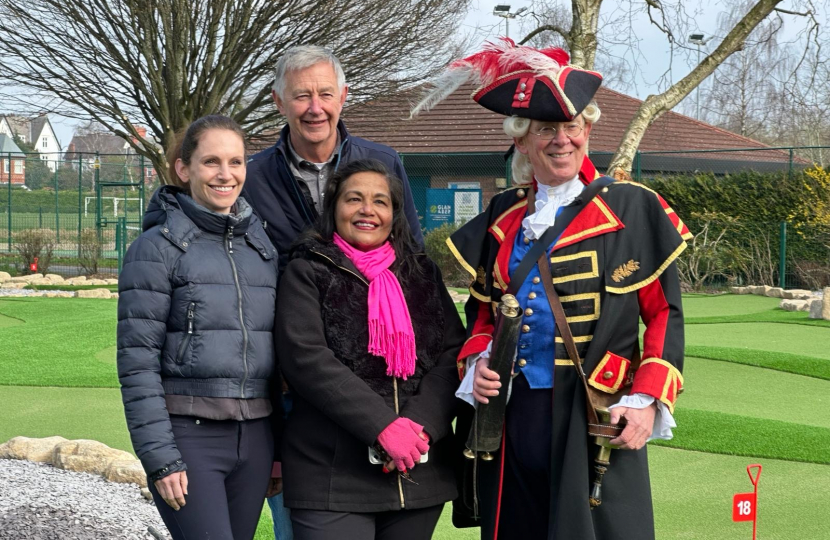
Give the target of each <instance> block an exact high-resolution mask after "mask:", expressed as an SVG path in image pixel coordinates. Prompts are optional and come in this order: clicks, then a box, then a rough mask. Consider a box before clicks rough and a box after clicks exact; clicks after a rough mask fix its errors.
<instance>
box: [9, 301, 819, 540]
mask: <svg viewBox="0 0 830 540" xmlns="http://www.w3.org/2000/svg"><path fill="white" fill-rule="evenodd" d="M684 305H685V307H686V313H687V316H688V320H687V322H688V323H689V324H688V325H687V336H688V339H687V342H688V352H689V353H690V355H691V354H692V353H693V354H694V355H699V356H702V357H705V358H699V357H695V356H690V357H689V358H687V361H686V366H685V369H684V377H685V380H686V392H685V393H684V394H683V395H682V396H681V398H680V400H679V403H678V409H677V411H676V418H677V421H678V424H679V425H680V427H679V428H678V429H677V430H675V439H674V440H672V441H670V442H668V443H659V444H652V445H650V449H649V460H650V462H651V465H652V467H651V477H652V490H653V495H654V504H655V519H656V527H657V537H658V538H660V539H680V540H683V539H694V540H709V539H711V540H716V539H717V540H720V539H727V538H729V539H732V538H745V537H749V536H750V535H751V532H750V528H751V525H749V524H746V523H733V522H732V521H731V501H732V495H733V494H734V493H738V492H747V491H751V484H750V483H749V480H748V478H747V476H746V471H745V467H746V465H747V464H749V463H753V462H757V461H760V462H761V463H762V464H763V465H764V467H765V469H764V472H763V474H762V478H761V483H760V486H761V487H760V492H759V493H760V501H759V516H760V517H759V538H763V539H765V540H770V539H782V540H783V539H790V538H805V539H818V538H830V534H828V533H827V531H826V527H825V526H824V525H823V522H822V520H821V519H820V518H819V516H821V515H825V514H826V513H827V511H828V510H830V502H829V501H830V465H828V464H830V417H828V416H827V415H826V414H825V411H826V410H827V406H828V405H830V381H828V380H825V379H830V367H828V366H830V348H828V347H827V344H828V343H830V339H828V338H830V326H826V325H825V327H822V324H816V325H813V326H808V325H805V324H803V321H804V320H807V319H805V317H806V315H805V314H803V313H801V314H798V313H787V312H783V311H780V310H777V309H775V308H776V307H777V305H778V301H777V300H775V299H768V298H763V297H756V296H733V295H725V296H717V297H701V296H697V295H694V296H690V297H687V298H685V299H684ZM115 319H116V301H114V300H84V299H60V298H57V299H45V298H25V299H0V343H2V346H0V403H3V404H4V405H5V407H4V414H3V415H2V417H0V442H2V441H4V440H7V439H9V438H11V437H13V436H16V435H28V436H32V437H45V436H49V435H61V436H64V437H66V438H69V439H75V438H91V439H96V440H99V441H102V442H104V443H105V444H108V445H110V446H112V447H114V448H120V449H123V450H127V451H132V447H131V444H130V441H129V436H128V434H127V429H126V425H125V422H124V417H123V409H122V406H121V397H120V393H119V391H118V388H117V377H116V370H115ZM747 319H752V320H753V322H740V321H744V320H747ZM739 322H740V324H739ZM817 322H819V321H817ZM820 322H821V323H823V322H824V321H820ZM701 323H705V324H701ZM792 323H795V324H792ZM707 358H714V359H707ZM756 366H759V367H756ZM764 368H773V369H764ZM782 371H790V372H791V373H784V372H782ZM780 458H784V459H780ZM477 533H478V530H477V529H464V530H456V529H454V528H453V527H452V525H451V523H450V518H449V507H447V508H446V509H445V513H444V515H443V516H442V519H441V521H440V522H439V526H438V529H437V531H436V534H435V536H434V538H436V539H439V540H450V539H460V540H467V539H469V540H473V539H477V538H478V534H477ZM256 538H257V540H266V539H270V538H272V535H271V521H270V516H269V512H268V511H267V507H266V509H265V511H264V512H263V515H262V518H261V521H260V527H259V530H258V532H257V536H256Z"/></svg>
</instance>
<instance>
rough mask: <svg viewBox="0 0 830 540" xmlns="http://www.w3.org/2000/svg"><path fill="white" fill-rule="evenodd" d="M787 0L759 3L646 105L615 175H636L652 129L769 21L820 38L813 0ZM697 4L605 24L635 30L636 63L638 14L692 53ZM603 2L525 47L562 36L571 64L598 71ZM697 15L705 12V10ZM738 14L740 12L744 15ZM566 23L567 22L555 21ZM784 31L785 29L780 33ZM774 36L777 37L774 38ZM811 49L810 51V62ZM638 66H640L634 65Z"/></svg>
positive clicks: (618, 14)
mask: <svg viewBox="0 0 830 540" xmlns="http://www.w3.org/2000/svg"><path fill="white" fill-rule="evenodd" d="M782 1H783V0H758V1H757V2H753V3H751V4H750V5H748V6H747V7H746V9H745V10H744V11H742V12H741V15H742V16H740V17H738V18H736V20H735V22H734V24H733V25H731V26H728V28H725V29H724V32H723V35H722V36H719V44H718V45H717V47H715V49H714V50H713V51H712V52H711V53H710V54H708V55H707V56H706V57H705V58H704V59H703V60H701V62H700V63H699V64H698V65H696V66H695V67H694V68H693V69H692V70H691V72H690V73H688V74H687V75H686V76H685V77H683V78H682V79H681V80H679V81H677V82H673V83H672V82H669V83H668V84H666V85H665V86H666V88H665V90H663V91H662V92H661V93H658V94H652V95H650V96H648V97H647V98H646V100H645V101H644V102H643V103H642V105H641V106H640V108H639V109H638V111H637V113H636V114H635V116H634V118H633V119H632V120H631V122H630V124H629V126H628V128H627V129H626V132H625V135H624V136H623V140H622V144H621V146H620V148H619V149H618V150H617V153H616V154H615V155H614V157H613V159H612V160H611V164H610V166H609V169H608V170H609V172H613V171H615V170H616V169H618V168H619V169H622V170H624V171H630V170H631V166H632V163H633V160H634V156H635V154H636V152H637V148H638V147H639V145H640V141H641V140H642V138H643V135H644V134H645V131H646V129H647V128H648V127H649V126H650V125H651V124H652V123H653V122H654V121H655V120H657V119H658V118H659V117H660V116H662V115H663V114H664V113H665V112H667V111H670V110H671V109H672V108H673V107H674V106H675V105H677V104H678V103H680V101H681V100H683V98H685V97H686V96H688V95H689V94H690V93H691V92H692V91H693V90H694V89H695V88H696V87H697V86H698V85H699V84H700V83H701V82H702V81H703V80H704V79H706V78H707V77H709V76H710V75H711V74H712V73H713V72H714V71H715V70H716V69H717V68H718V66H720V65H722V64H723V63H724V62H725V61H726V60H727V59H728V58H729V57H730V56H731V55H733V54H734V53H735V52H737V51H740V50H741V49H743V47H744V46H745V43H746V41H747V39H748V38H749V37H750V35H751V34H752V33H753V31H754V30H755V29H756V28H757V27H758V26H759V25H760V24H761V23H762V22H764V21H765V20H768V18H771V17H775V18H777V19H781V18H782V17H784V16H789V17H802V18H804V19H806V20H807V21H808V23H807V28H806V30H805V31H804V33H805V39H813V40H815V39H816V35H817V33H818V22H817V20H816V9H815V7H814V6H813V4H812V0H795V1H796V3H797V4H799V6H800V7H799V9H800V11H795V10H785V9H783V8H781V7H780V6H779V4H781V3H782ZM693 5H694V4H690V3H688V2H685V3H684V2H683V1H682V0H677V1H670V0H642V1H640V0H627V1H625V2H621V3H620V5H618V6H616V7H614V6H609V9H610V11H609V14H608V16H607V18H606V20H604V21H603V27H605V26H609V27H611V28H613V29H614V33H616V34H619V35H623V36H625V35H626V33H625V32H622V31H621V30H622V27H624V26H625V25H626V24H627V25H628V27H629V32H628V34H627V35H628V38H629V39H630V40H631V43H633V45H631V48H632V52H631V54H632V55H634V57H635V59H637V58H640V59H641V58H642V54H641V52H638V51H637V50H635V49H637V45H636V39H635V38H636V34H637V31H636V29H635V28H634V27H633V26H634V25H633V23H632V22H631V21H632V20H634V18H635V14H637V13H641V14H643V15H644V16H645V17H647V19H648V21H649V23H650V24H652V25H654V26H655V27H657V28H658V29H659V30H660V31H661V32H663V33H664V34H665V36H666V39H667V41H668V43H669V45H670V47H671V49H672V52H673V53H674V52H675V51H683V50H685V51H687V52H688V51H689V49H688V47H687V46H686V45H684V44H683V42H684V41H685V35H686V31H688V30H690V29H692V21H693V18H694V16H693V15H694V13H690V12H689V10H690V9H695V8H694V7H689V6H693ZM602 6H603V0H571V21H570V25H569V26H565V25H563V24H562V23H561V22H560V23H558V24H557V23H556V22H553V23H550V24H547V23H546V24H542V25H540V26H538V27H537V28H535V29H534V30H533V31H531V32H530V33H529V34H528V35H527V36H526V37H525V38H524V40H522V42H525V41H527V40H528V39H532V38H534V37H535V36H536V35H538V34H539V33H541V32H551V33H555V34H558V35H559V36H560V37H561V38H562V39H563V40H564V42H565V44H566V45H567V47H568V49H569V50H570V53H571V60H572V62H573V63H574V64H576V65H579V66H581V67H584V68H587V69H594V68H595V67H594V66H595V63H596V58H597V51H598V49H599V50H601V49H600V48H599V45H600V43H602V42H603V37H602V35H601V34H600V29H601V28H600V21H601V19H600V10H601V8H602ZM696 9H701V8H700V7H698V8H696ZM738 11H740V10H739V9H738ZM556 20H559V21H561V20H562V19H561V17H559V18H558V19H555V21H556ZM777 28H780V25H779V26H778V27H777ZM773 35H774V32H773ZM806 51H807V49H805V56H803V57H802V60H804V59H805V58H806V54H807V52H806ZM632 63H633V64H634V65H636V63H637V62H636V61H635V62H632Z"/></svg>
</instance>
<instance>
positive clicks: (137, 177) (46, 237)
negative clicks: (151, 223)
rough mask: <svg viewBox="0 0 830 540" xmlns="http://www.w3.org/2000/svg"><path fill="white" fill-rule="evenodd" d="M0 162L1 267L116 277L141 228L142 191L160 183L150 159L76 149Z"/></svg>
mask: <svg viewBox="0 0 830 540" xmlns="http://www.w3.org/2000/svg"><path fill="white" fill-rule="evenodd" d="M0 161H2V164H0V271H6V272H9V273H11V274H23V273H32V272H39V273H57V274H63V275H67V276H70V275H80V274H83V275H101V276H102V277H103V276H104V275H105V276H107V277H115V276H117V274H118V268H119V263H120V256H123V253H124V251H125V250H126V246H127V245H128V244H129V242H131V241H132V240H133V239H134V238H135V237H137V236H138V234H139V232H140V227H141V220H142V218H143V215H144V209H145V208H146V202H147V199H146V197H145V193H149V191H148V190H151V189H154V188H155V186H156V185H157V184H158V180H157V175H156V173H155V170H154V169H153V167H152V166H151V165H150V164H149V161H148V162H146V163H145V160H144V158H143V156H137V155H134V154H80V153H75V154H73V155H72V159H66V158H65V157H64V156H59V155H57V154H24V153H17V154H13V153H10V154H2V155H0ZM35 257H37V261H35V260H34V259H35ZM35 268H36V270H35Z"/></svg>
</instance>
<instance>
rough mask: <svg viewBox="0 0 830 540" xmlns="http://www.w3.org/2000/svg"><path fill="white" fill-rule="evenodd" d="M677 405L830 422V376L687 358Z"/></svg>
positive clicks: (825, 425) (813, 423)
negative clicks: (811, 375)
mask: <svg viewBox="0 0 830 540" xmlns="http://www.w3.org/2000/svg"><path fill="white" fill-rule="evenodd" d="M683 378H684V380H685V390H684V392H683V394H682V395H681V396H680V399H679V400H678V407H681V408H683V409H698V410H703V411H712V412H723V413H728V414H737V415H743V416H753V417H755V418H762V419H768V420H779V421H782V422H792V423H797V424H804V425H808V426H816V427H823V428H830V415H827V414H825V412H824V411H826V410H828V408H830V381H825V380H822V379H814V378H812V377H804V376H801V375H794V374H791V373H782V372H779V371H773V370H770V369H764V368H757V367H752V366H745V365H741V364H733V363H730V362H720V361H717V360H704V359H702V358H687V359H686V363H685V365H684V367H683Z"/></svg>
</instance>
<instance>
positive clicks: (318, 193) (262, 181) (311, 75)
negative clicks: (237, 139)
mask: <svg viewBox="0 0 830 540" xmlns="http://www.w3.org/2000/svg"><path fill="white" fill-rule="evenodd" d="M348 92H349V88H348V86H347V85H346V77H345V75H344V73H343V68H342V67H341V66H340V61H339V60H338V59H337V57H335V56H334V54H332V52H331V51H330V50H328V49H325V48H323V47H318V46H315V45H303V46H298V47H292V48H290V49H288V50H287V51H286V52H285V54H284V55H283V56H282V57H281V58H280V60H279V61H278V62H277V67H276V70H275V73H274V85H273V89H272V91H271V97H272V98H273V99H274V103H276V105H277V109H278V110H279V111H280V113H281V114H282V115H283V116H284V117H285V120H286V125H285V127H283V129H282V131H281V132H280V136H279V139H278V140H277V143H276V144H275V145H274V146H272V147H271V148H268V149H267V150H265V151H263V152H260V153H258V154H256V155H254V156H253V157H251V158H250V159H249V160H248V171H247V179H246V182H245V187H244V189H243V191H242V196H243V197H245V200H246V201H248V202H249V203H250V205H251V206H252V207H253V210H254V212H256V214H257V215H258V216H259V218H260V219H261V220H262V222H263V224H264V225H265V231H266V232H267V233H268V236H269V237H270V238H271V241H272V242H273V243H274V245H275V246H276V248H277V252H278V254H279V267H280V271H282V269H283V268H285V265H286V264H288V254H289V248H290V247H291V244H292V243H293V242H294V240H295V239H296V238H297V236H298V235H299V234H300V233H301V232H303V231H304V230H305V229H306V228H307V227H309V226H311V225H312V224H313V223H314V221H315V220H316V219H317V216H318V214H319V212H320V211H321V209H322V207H323V201H322V195H323V193H324V192H325V187H326V182H327V181H328V179H329V178H330V177H331V175H332V174H334V171H336V170H337V168H338V166H340V165H344V164H346V163H348V162H350V161H355V160H358V159H365V158H374V159H377V160H379V161H381V162H382V163H383V164H384V165H386V167H387V169H389V171H390V172H392V173H394V174H395V175H396V176H397V177H398V178H400V179H401V180H403V186H404V212H405V214H406V218H407V221H408V222H409V227H410V229H411V230H412V236H413V237H414V238H415V240H417V241H418V243H419V244H423V235H422V234H421V227H420V223H419V221H418V213H417V212H416V210H415V204H414V202H413V200H412V190H411V189H410V187H409V181H408V179H407V177H406V171H405V170H404V168H403V163H402V162H401V159H400V157H399V156H398V153H397V152H395V150H393V149H392V148H389V147H388V146H384V145H381V144H376V143H373V142H371V141H367V140H365V139H361V138H359V137H353V136H351V135H349V132H348V131H346V126H345V124H344V123H343V122H342V121H341V120H340V112H341V110H342V108H343V104H344V103H345V102H346V95H347V94H348ZM290 408H291V399H290V394H285V395H284V410H285V411H286V413H287V412H288V411H289V410H290ZM275 459H278V458H275ZM272 476H274V478H272V483H271V486H270V488H269V498H268V505H269V506H270V507H271V514H272V516H273V518H274V535H275V536H276V538H277V540H291V538H292V531H291V523H290V518H289V512H288V510H287V509H286V508H284V506H283V502H282V496H281V494H279V495H275V494H276V493H277V492H278V491H280V490H281V477H282V472H281V470H280V468H279V466H278V465H277V464H275V467H274V471H273V473H272Z"/></svg>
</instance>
